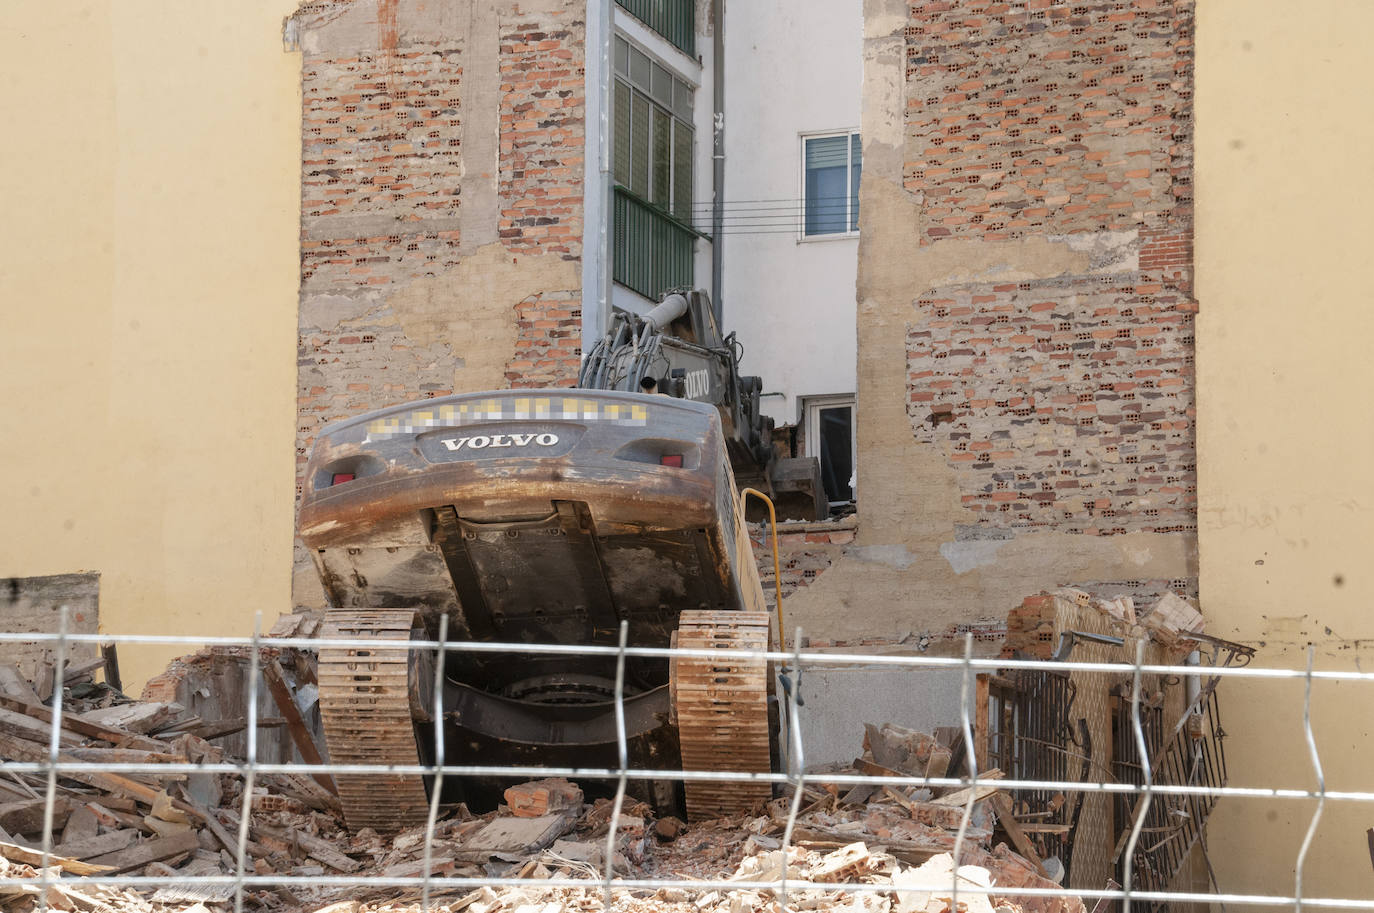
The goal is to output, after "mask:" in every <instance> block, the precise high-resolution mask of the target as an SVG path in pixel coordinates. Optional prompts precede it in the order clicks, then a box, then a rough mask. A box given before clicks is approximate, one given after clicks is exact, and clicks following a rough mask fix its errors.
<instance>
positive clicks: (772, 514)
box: [740, 488, 787, 650]
mask: <svg viewBox="0 0 1374 913" xmlns="http://www.w3.org/2000/svg"><path fill="white" fill-rule="evenodd" d="M750 495H753V496H754V497H756V498H758V499H759V500H760V501H762V502H763V503H764V504H766V505H768V525H769V526H771V527H772V528H773V587H774V592H775V593H776V598H775V599H774V604H775V608H776V611H777V613H778V649H779V650H781V649H782V648H783V644H785V643H787V638H786V637H784V636H783V631H782V568H781V566H780V565H779V563H778V514H777V512H776V511H775V510H773V499H772V498H770V497H768V495H766V494H764V493H763V492H761V491H759V490H758V489H757V488H744V489H741V490H740V499H741V504H743V503H744V502H747V501H748V500H749V496H750Z"/></svg>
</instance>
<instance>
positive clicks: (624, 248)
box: [611, 187, 697, 298]
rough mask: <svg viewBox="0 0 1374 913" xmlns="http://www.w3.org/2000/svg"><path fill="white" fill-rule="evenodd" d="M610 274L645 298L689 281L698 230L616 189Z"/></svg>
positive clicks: (622, 190)
mask: <svg viewBox="0 0 1374 913" xmlns="http://www.w3.org/2000/svg"><path fill="white" fill-rule="evenodd" d="M611 237H612V241H611V244H612V248H611V277H612V278H613V279H615V281H616V282H619V283H620V284H621V285H624V286H626V287H628V288H631V289H634V290H635V291H636V292H639V293H640V294H641V295H643V296H645V297H646V298H657V297H658V296H659V295H660V294H662V293H663V292H664V291H666V290H668V289H671V288H679V287H681V286H685V285H691V284H692V241H693V239H694V238H696V237H697V233H696V232H694V231H693V230H692V229H690V228H688V227H687V226H685V225H683V224H682V223H681V222H678V221H677V220H676V219H674V218H673V217H672V216H670V215H668V213H666V212H664V211H663V210H661V209H659V208H658V207H656V206H653V205H651V204H649V203H647V202H645V201H644V200H642V199H640V198H639V197H638V196H636V195H635V194H633V193H631V192H630V191H628V190H626V189H625V188H624V187H616V188H615V207H614V211H613V215H612V217H611Z"/></svg>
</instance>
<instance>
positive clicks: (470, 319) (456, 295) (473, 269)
mask: <svg viewBox="0 0 1374 913" xmlns="http://www.w3.org/2000/svg"><path fill="white" fill-rule="evenodd" d="M577 286H578V275H577V264H575V263H573V262H571V261H568V260H564V259H563V258H562V257H560V256H557V255H556V254H537V253H536V254H531V253H521V254H519V255H515V254H512V253H511V252H509V251H508V250H506V249H505V247H503V246H502V245H501V244H488V245H485V246H483V247H481V248H479V249H478V250H477V251H476V252H475V253H474V254H472V255H471V256H469V257H464V258H463V259H462V261H461V262H460V263H459V264H458V265H457V267H456V268H454V269H452V270H450V271H449V272H447V273H445V274H444V275H443V276H442V277H439V276H435V277H429V276H426V277H423V278H420V279H416V280H414V281H412V282H410V283H409V284H408V285H406V286H404V287H402V288H401V289H399V290H398V291H396V292H394V293H393V294H392V295H391V297H390V298H389V299H388V303H389V304H390V305H391V308H392V309H393V310H394V311H395V313H396V317H397V319H398V320H399V321H400V324H401V327H402V329H403V331H404V332H405V335H406V337H407V338H408V339H410V340H411V341H412V342H414V343H415V344H417V345H427V344H430V343H445V344H447V345H448V346H449V348H450V349H451V350H452V352H453V354H454V355H455V356H456V357H457V358H458V359H459V360H460V362H459V364H457V365H455V370H454V372H453V389H454V390H463V391H469V390H494V389H498V388H503V387H506V386H508V384H507V382H506V365H507V363H508V362H510V360H511V359H512V358H513V357H514V356H515V349H516V342H517V340H518V338H519V332H520V331H519V326H518V325H517V323H516V319H515V308H516V305H518V304H520V302H522V301H524V300H526V299H528V298H531V297H533V296H536V295H539V294H540V293H543V292H547V291H549V290H551V289H572V288H577Z"/></svg>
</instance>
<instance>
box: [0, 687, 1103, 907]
mask: <svg viewBox="0 0 1374 913" xmlns="http://www.w3.org/2000/svg"><path fill="white" fill-rule="evenodd" d="M64 684H65V686H66V690H65V692H64V695H63V715H62V718H61V732H60V739H59V754H58V757H59V760H61V761H64V762H84V763H83V765H82V766H81V767H80V768H79V769H76V770H65V771H63V772H62V773H61V775H60V776H59V777H58V779H57V786H56V801H55V803H54V806H53V812H54V816H53V821H52V832H51V837H50V844H49V845H50V848H51V853H50V855H49V857H48V859H47V863H48V870H47V874H48V876H49V877H50V878H51V879H52V880H53V883H52V884H50V885H48V886H47V887H46V893H45V894H43V896H42V897H40V894H42V892H43V889H42V888H41V887H40V886H38V885H13V884H10V883H9V882H11V881H12V880H14V879H23V878H34V877H37V875H38V873H39V867H40V866H41V865H42V864H43V861H44V860H43V856H42V852H41V846H42V844H43V833H42V830H43V826H44V811H45V797H46V788H47V782H46V778H45V777H43V776H41V775H36V776H35V775H21V774H18V773H15V772H12V771H11V772H9V775H8V778H0V910H3V911H5V913H28V911H29V910H32V909H37V908H38V907H39V906H41V905H46V906H47V907H49V908H51V909H55V910H64V911H82V913H115V911H119V913H125V911H137V913H144V911H154V910H170V909H175V910H186V909H188V908H197V907H198V908H199V910H197V913H206V911H209V910H222V909H228V907H226V906H225V905H226V904H232V902H233V888H232V886H230V885H208V886H207V885H195V884H179V880H180V879H183V878H185V877H188V876H205V875H233V874H235V873H236V871H237V870H238V864H237V851H238V832H239V809H241V808H242V801H243V796H242V793H241V789H242V785H243V778H242V777H241V776H239V775H237V774H220V773H215V772H205V773H192V774H185V773H168V774H156V773H154V774H149V773H114V772H109V771H107V770H105V769H103V768H104V766H105V764H104V763H103V762H111V763H127V762H138V763H150V764H158V763H188V762H189V763H198V762H220V761H224V760H230V761H233V760H234V759H233V758H231V757H228V756H227V755H226V752H225V751H224V749H222V748H220V747H218V746H216V745H214V744H212V743H211V742H210V741H208V740H207V739H205V738H202V737H201V736H200V735H197V734H195V732H196V730H198V729H199V730H201V731H207V732H218V733H221V734H222V730H223V726H222V725H220V724H216V723H213V722H209V723H207V722H205V721H203V720H200V719H199V718H198V717H194V716H193V717H190V718H188V717H187V716H186V714H185V713H184V712H183V711H182V708H181V707H179V706H178V705H176V704H169V703H167V702H161V701H131V700H129V699H128V698H126V697H124V696H123V695H122V694H119V693H118V692H117V691H114V690H113V689H110V688H107V687H105V686H103V685H99V684H94V683H92V682H90V681H89V677H86V678H82V677H81V676H76V678H75V679H73V678H71V677H69V678H67V679H66V680H65V682H64ZM29 685H31V683H27V682H25V681H24V680H23V679H22V677H20V676H16V675H14V674H12V672H11V673H10V674H5V675H0V757H3V758H4V759H5V760H7V761H24V762H36V763H41V762H43V761H44V760H46V758H47V756H48V741H49V738H50V734H51V725H52V710H51V709H50V708H49V707H47V706H46V705H45V704H44V703H43V702H42V701H41V700H40V699H39V698H38V695H37V694H36V693H34V692H33V691H32V690H31V688H30V687H26V686H29ZM867 729H868V732H867V735H866V737H865V742H864V747H865V753H864V756H863V757H861V758H857V759H856V760H855V764H854V768H853V770H855V771H857V772H860V773H886V774H894V773H896V774H911V773H922V774H927V775H930V776H942V775H944V774H945V773H946V768H947V767H948V765H949V762H950V759H951V755H952V751H951V749H950V748H949V747H948V745H946V744H941V743H940V741H939V740H937V739H936V738H934V737H932V736H929V735H926V734H924V733H916V732H911V731H909V730H904V729H900V728H899V727H894V726H882V727H876V726H869V727H867ZM999 776H1000V772H998V771H988V772H985V773H984V774H982V775H981V777H982V778H984V779H987V780H989V781H994V782H988V783H980V784H979V786H978V788H977V790H976V791H972V790H968V789H964V790H953V791H950V792H948V793H947V794H945V795H940V796H935V795H932V794H931V791H930V790H926V789H922V790H916V789H912V788H905V789H898V788H894V787H877V788H873V787H867V786H861V787H856V788H854V789H849V790H844V789H841V788H838V787H834V786H826V785H825V780H824V776H823V775H817V777H816V778H815V779H814V780H812V781H811V782H812V783H813V784H814V785H808V786H807V787H806V788H805V790H804V794H803V802H802V807H801V811H800V813H799V815H798V817H797V820H796V823H795V828H794V831H793V835H792V842H791V844H790V845H789V846H788V847H786V848H785V853H784V847H783V845H782V837H783V833H784V830H785V828H786V823H787V816H788V811H789V809H790V806H791V799H790V797H783V798H778V799H774V800H772V801H771V802H769V803H767V804H766V805H763V806H760V807H759V808H758V810H757V811H758V814H756V815H753V816H749V817H745V818H736V819H719V820H716V821H708V822H701V823H697V824H695V825H692V826H688V825H686V824H685V823H684V822H682V821H679V820H677V819H676V818H671V817H664V818H655V816H654V814H653V810H652V809H651V808H650V807H649V806H648V805H645V804H642V803H637V802H633V801H629V802H627V803H626V805H625V806H624V807H623V808H622V811H621V814H620V817H619V819H618V820H617V822H616V840H615V857H614V859H613V860H612V867H613V871H614V873H615V876H616V877H617V878H654V879H665V880H669V879H670V880H708V879H709V880H720V881H722V882H723V884H722V886H721V887H719V888H716V889H714V890H709V891H687V890H684V889H675V888H667V889H663V890H659V891H656V892H650V891H642V890H641V891H630V890H624V889H619V888H617V889H616V890H615V891H614V896H613V901H614V904H613V906H614V907H615V909H617V910H620V911H645V913H647V911H653V913H744V911H752V910H761V909H770V910H777V909H780V908H779V907H778V898H777V897H776V896H775V894H776V892H775V891H774V890H770V889H744V888H737V889H731V888H730V887H729V884H731V883H746V882H751V881H767V880H771V879H776V878H777V877H778V876H779V874H780V871H781V867H782V865H783V860H784V856H785V858H786V864H787V875H788V878H789V879H791V880H797V881H815V882H820V883H834V884H837V885H839V884H841V883H850V884H854V883H863V884H868V885H872V886H874V890H872V891H860V892H847V891H843V890H840V889H838V888H837V889H835V890H819V889H815V888H811V889H805V890H791V891H789V896H788V907H789V908H790V909H823V910H833V911H837V913H942V911H944V910H947V909H950V907H949V902H950V901H949V894H950V891H949V890H948V888H949V885H950V884H951V883H952V878H953V877H954V867H953V861H952V858H951V856H950V854H951V852H952V851H953V850H954V849H955V840H956V836H957V832H958V829H959V826H960V823H961V821H962V820H963V817H964V807H965V805H967V804H968V802H969V801H970V799H972V800H973V802H974V806H973V809H974V810H973V813H972V814H971V816H970V823H969V826H968V827H967V829H966V831H965V838H964V843H963V845H962V847H961V855H960V859H961V862H962V863H963V864H962V865H961V866H960V867H959V874H958V877H959V879H960V884H967V885H969V886H971V887H972V886H979V885H981V886H983V887H990V888H993V889H994V890H997V889H1002V890H1003V891H1005V893H1000V892H999V893H997V894H994V895H991V896H987V895H975V894H965V895H961V897H960V898H959V907H958V909H959V910H960V911H963V913H990V911H992V910H994V909H997V910H1000V911H1001V913H1014V911H1017V910H1022V911H1028V913H1081V911H1082V910H1083V906H1082V904H1081V903H1079V902H1077V901H1076V900H1070V901H1066V900H1064V899H1062V898H1039V897H1034V898H1026V897H1017V896H1016V894H1015V889H1017V888H1022V887H1056V885H1055V883H1054V882H1053V881H1051V880H1049V879H1047V878H1045V877H1043V876H1042V874H1041V872H1043V871H1044V869H1043V867H1042V865H1041V863H1040V861H1039V860H1031V859H1027V858H1025V857H1023V856H1021V855H1018V854H1017V853H1015V852H1013V851H1011V850H1010V849H1008V848H1007V846H1005V845H998V846H996V847H995V848H993V847H992V846H991V844H992V837H993V830H994V827H995V822H996V814H997V813H996V812H995V811H994V809H995V808H996V800H997V798H998V797H999V796H1001V793H1000V792H999V791H998V790H997V788H996V786H995V779H996V778H997V777H999ZM325 782H326V783H327V782H328V781H327V779H326V781H325ZM505 799H506V802H505V804H504V805H502V806H501V807H500V808H499V809H497V810H496V811H493V812H489V813H487V814H484V815H474V814H471V813H470V812H469V811H468V809H467V808H466V807H465V806H463V805H461V804H460V805H458V806H456V807H451V808H446V809H445V810H444V814H443V815H441V818H440V821H439V822H438V825H437V827H436V828H435V830H434V834H433V840H432V841H431V843H430V846H429V872H430V874H431V875H433V876H437V877H453V876H458V877H502V878H519V879H525V880H527V881H528V882H529V885H528V886H526V885H523V884H522V885H520V886H519V887H504V888H502V887H483V888H481V889H480V890H476V891H473V890H470V889H466V888H465V889H454V888H448V887H446V886H443V885H436V886H434V889H433V891H432V897H433V898H434V902H435V903H436V904H437V905H438V906H441V907H443V908H444V909H445V910H447V911H449V913H458V911H462V910H467V911H470V913H556V911H560V910H588V911H590V910H594V909H600V907H601V904H602V902H603V894H602V887H601V883H600V882H601V879H602V878H603V877H604V872H605V858H604V854H605V848H606V837H607V834H608V831H609V829H610V826H611V821H610V818H611V811H612V803H611V802H610V801H608V800H606V799H604V798H603V799H597V800H596V801H594V802H592V803H590V804H588V803H587V802H585V801H584V795H583V792H582V790H581V789H580V788H579V787H578V785H576V784H573V783H570V782H568V781H567V780H560V779H553V780H538V781H532V782H529V783H523V784H519V785H516V786H512V787H511V788H510V789H508V790H507V791H506V794H505ZM251 808H252V815H251V819H250V821H249V824H248V840H247V843H246V855H245V859H244V866H245V871H246V872H247V873H248V874H257V875H265V876H270V875H282V876H289V878H290V879H291V880H290V881H285V882H284V883H283V884H282V885H279V886H274V887H271V888H264V887H262V886H260V885H255V886H252V887H250V888H249V889H247V891H246V896H245V900H246V902H247V903H248V904H249V906H252V907H257V908H261V909H267V910H281V911H289V913H297V911H319V910H328V911H329V913H359V911H361V910H362V908H363V906H364V905H366V906H367V907H368V908H369V909H373V908H376V909H383V908H385V909H393V908H397V909H399V908H400V907H403V906H405V905H407V904H410V905H414V904H416V903H417V902H418V900H419V898H420V890H419V889H418V888H415V889H408V888H401V889H397V888H393V887H375V888H373V887H362V888H359V887H357V886H346V887H336V886H325V885H319V884H315V883H312V882H311V880H310V879H311V878H312V877H315V876H321V875H340V874H342V875H350V876H354V877H363V878H365V877H367V876H377V875H380V876H386V877H418V876H421V875H423V874H424V872H425V859H426V847H425V842H426V841H425V836H426V835H425V829H424V828H414V829H411V830H407V831H404V832H402V833H400V834H395V835H382V834H378V833H376V832H374V831H372V830H369V829H363V830H361V831H359V832H357V833H349V832H348V831H347V830H346V829H345V828H344V826H343V820H342V816H341V815H340V813H339V807H338V803H337V801H336V800H335V798H334V796H333V795H332V794H331V793H330V792H329V790H328V789H326V788H325V785H322V784H321V783H319V782H316V780H314V779H312V778H311V777H307V776H295V775H274V774H258V775H257V776H255V778H254V785H253V797H252V803H251ZM94 874H129V875H142V876H151V877H156V878H161V879H165V881H164V882H163V884H162V886H161V887H159V888H158V889H157V890H156V891H151V890H149V891H135V890H132V889H130V888H125V887H115V886H110V885H92V884H88V883H85V882H83V880H82V876H85V875H94ZM555 878H556V879H578V880H580V879H586V880H587V881H588V882H589V886H588V887H587V888H585V889H584V888H573V887H566V886H563V887H560V886H553V885H547V884H545V885H541V882H542V881H545V880H547V879H555ZM941 885H943V886H944V887H943V888H942V887H940V886H941Z"/></svg>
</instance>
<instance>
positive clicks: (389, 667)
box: [319, 609, 429, 832]
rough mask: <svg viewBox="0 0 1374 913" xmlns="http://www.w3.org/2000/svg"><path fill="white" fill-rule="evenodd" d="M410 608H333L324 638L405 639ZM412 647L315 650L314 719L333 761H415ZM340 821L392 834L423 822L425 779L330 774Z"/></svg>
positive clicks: (411, 615)
mask: <svg viewBox="0 0 1374 913" xmlns="http://www.w3.org/2000/svg"><path fill="white" fill-rule="evenodd" d="M414 625H415V612H414V611H412V610H410V609H331V610H330V611H329V612H328V613H327V614H326V616H325V623H324V637H325V638H339V639H345V640H371V639H376V640H409V639H410V637H411V629H412V627H414ZM411 652H412V651H410V650H406V649H402V648H396V647H387V648H378V649H369V648H366V647H345V646H340V647H327V646H322V647H320V665H319V687H320V716H321V718H322V720H323V723H324V736H325V744H326V745H328V746H329V758H330V761H331V762H332V763H335V764H374V765H388V764H408V765H415V764H419V763H420V755H419V749H418V747H417V745H416V742H415V723H414V717H413V715H412V710H411V701H412V696H411V693H410V689H409V679H410V669H411V666H412V664H413V660H412V657H411V655H410V654H411ZM334 782H335V783H336V784H337V785H338V788H339V801H340V803H341V804H342V806H343V813H344V820H345V822H347V824H348V827H349V829H350V830H354V831H356V830H357V829H359V828H362V827H370V828H373V829H374V830H377V831H383V832H387V831H395V830H398V829H401V828H405V827H410V826H412V825H416V824H423V823H424V822H425V819H426V817H427V815H428V813H429V799H428V797H427V796H426V794H425V784H424V779H423V778H422V777H420V776H419V775H415V774H391V773H385V772H381V771H378V772H377V773H367V774H335V775H334Z"/></svg>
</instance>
